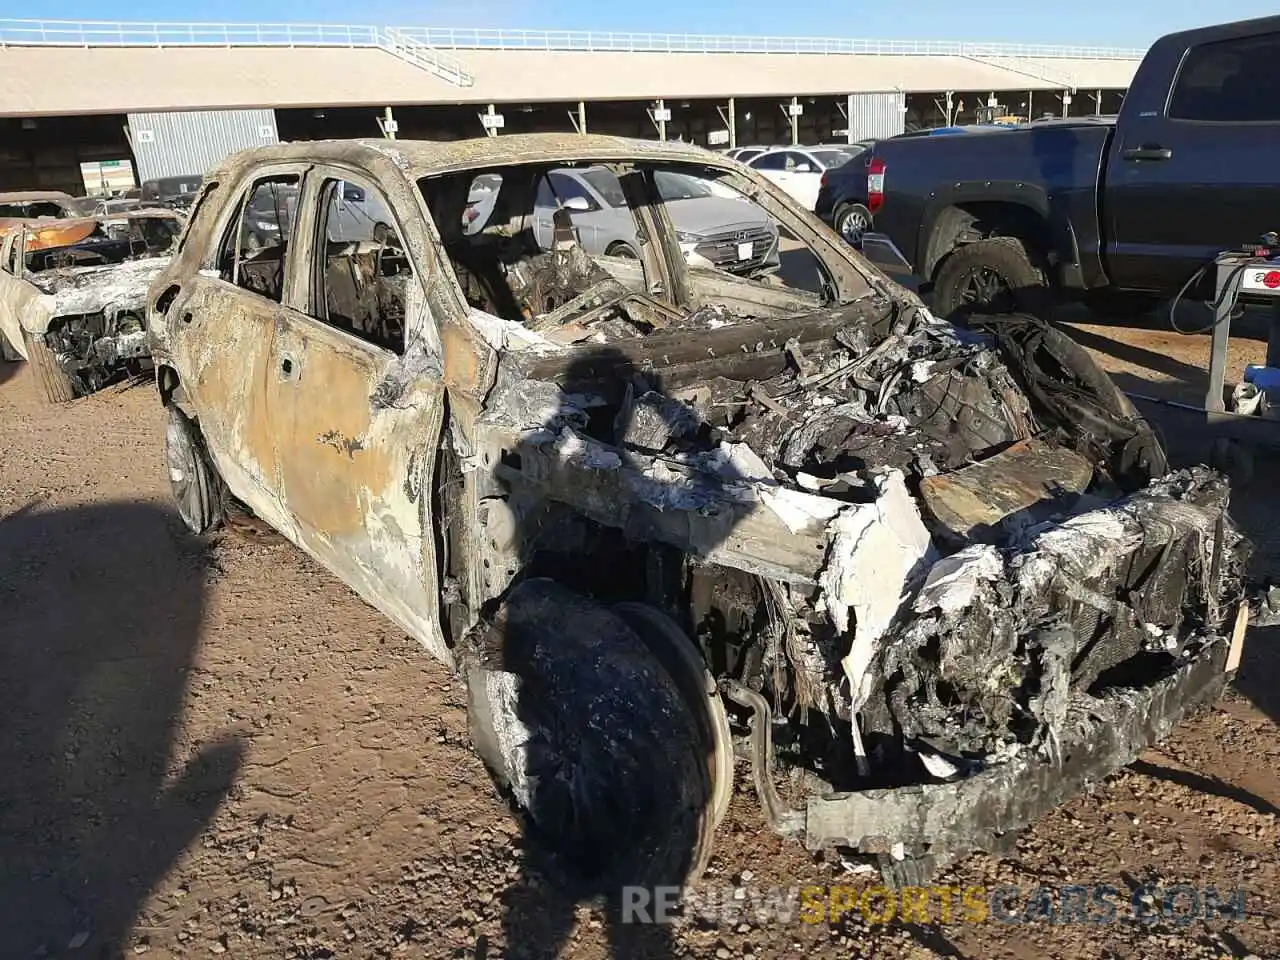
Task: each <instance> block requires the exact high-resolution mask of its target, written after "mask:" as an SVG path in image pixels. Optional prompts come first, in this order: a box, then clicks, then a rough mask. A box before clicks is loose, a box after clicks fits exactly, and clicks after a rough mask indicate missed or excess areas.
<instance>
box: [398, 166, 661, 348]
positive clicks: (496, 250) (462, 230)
mask: <svg viewBox="0 0 1280 960" xmlns="http://www.w3.org/2000/svg"><path fill="white" fill-rule="evenodd" d="M549 172H551V171H550V169H549V165H547V164H523V165H517V166H511V167H503V168H501V169H491V170H467V171H461V172H458V173H454V174H444V175H439V176H432V177H426V178H424V179H422V180H421V181H420V182H419V186H420V188H421V190H422V193H423V196H424V198H425V199H426V202H427V206H428V208H429V209H430V211H431V216H432V220H433V221H434V223H435V226H436V230H437V231H438V232H439V234H440V238H441V241H442V243H443V245H444V248H445V250H446V252H447V254H448V257H449V262H450V265H451V266H452V268H453V270H454V273H455V275H456V276H457V278H458V284H459V286H460V288H461V291H462V293H463V296H464V297H465V299H466V301H467V303H468V304H469V305H470V306H471V307H473V308H475V309H477V310H482V311H484V312H486V313H489V314H492V315H494V316H496V317H501V318H502V319H505V320H508V321H511V322H513V323H520V324H524V325H526V326H528V327H531V328H532V329H535V330H546V331H551V330H553V329H558V328H561V327H565V328H569V327H570V326H571V324H573V323H574V322H576V321H583V320H584V319H590V320H595V321H598V320H604V319H607V318H611V317H612V318H614V319H617V318H616V317H614V316H613V315H614V314H615V313H616V310H617V309H622V310H623V312H628V311H627V310H626V308H621V307H619V306H618V305H619V304H622V303H623V302H624V301H626V302H630V303H631V304H632V309H631V310H630V311H629V313H631V314H634V315H635V317H636V318H642V317H644V318H647V319H638V323H639V324H640V328H639V329H640V330H642V331H647V330H649V329H652V322H653V319H654V317H655V316H656V315H657V314H660V313H662V311H664V310H668V309H669V308H667V307H666V305H665V304H663V303H661V302H659V301H657V300H655V299H653V298H652V297H650V296H648V295H647V294H646V290H647V289H648V288H647V286H646V277H645V271H644V268H643V266H642V265H641V264H640V263H639V262H637V261H636V260H635V258H634V256H633V257H632V258H631V259H630V260H626V259H622V258H619V257H605V256H603V254H604V251H603V250H601V251H600V252H599V253H594V252H593V248H592V247H591V246H590V243H591V240H590V237H592V236H594V235H595V230H594V228H593V229H591V230H587V229H584V226H588V225H587V224H586V219H585V218H586V217H587V216H589V212H590V211H592V210H595V211H600V210H601V209H602V204H601V202H600V200H598V199H595V198H593V197H592V196H591V191H590V190H588V189H586V188H584V187H583V186H582V185H580V184H579V185H578V186H577V187H576V188H574V190H575V193H576V194H578V198H577V201H576V202H572V201H569V202H566V203H564V204H561V203H560V202H558V201H556V200H555V191H554V189H553V188H552V187H551V186H549V185H548V184H547V183H546V181H547V174H548V173H549ZM539 197H541V202H540V201H539ZM621 213H622V214H623V216H625V217H626V218H627V219H628V221H629V222H630V223H631V224H632V233H631V236H632V237H633V238H634V222H635V221H634V217H633V216H632V214H631V211H630V210H629V209H627V208H625V207H624V208H623V210H622V211H621ZM575 217H581V218H583V222H582V223H577V222H575V220H574V218H575ZM633 242H634V239H633ZM586 315H589V317H587V316H586ZM559 332H560V333H561V334H563V335H564V336H565V337H566V338H567V342H572V338H573V337H574V336H576V335H578V334H582V335H584V336H590V335H591V334H592V333H593V332H594V330H589V329H588V328H587V327H586V326H584V325H583V324H582V323H577V324H576V325H572V328H571V330H560V331H559Z"/></svg>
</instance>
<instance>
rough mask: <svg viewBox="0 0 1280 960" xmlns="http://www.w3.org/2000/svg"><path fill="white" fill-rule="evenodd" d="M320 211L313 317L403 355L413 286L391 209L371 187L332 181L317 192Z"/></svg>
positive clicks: (410, 267) (407, 261)
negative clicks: (318, 193)
mask: <svg viewBox="0 0 1280 960" xmlns="http://www.w3.org/2000/svg"><path fill="white" fill-rule="evenodd" d="M320 208H321V217H320V219H319V224H318V227H319V231H320V233H319V240H320V242H319V243H317V244H316V253H317V255H318V260H317V263H316V265H315V283H314V287H313V289H314V291H315V292H314V293H313V295H312V301H313V302H312V305H311V309H310V311H309V312H310V314H311V316H313V317H315V318H316V319H317V320H320V321H322V322H324V323H327V324H329V325H330V326H333V327H337V328H338V329H339V330H343V331H345V332H347V333H349V334H351V335H352V336H354V337H358V338H359V339H361V340H364V341H366V342H368V343H372V344H373V345H375V346H377V347H381V348H383V349H384V350H390V351H392V352H393V353H396V354H402V353H404V349H405V327H406V316H407V313H408V302H409V299H410V297H411V295H412V292H413V291H414V290H415V289H416V287H415V282H416V281H415V280H414V273H413V268H412V266H411V264H410V260H409V257H408V255H407V254H406V253H405V249H404V242H403V240H402V239H401V237H400V227H399V226H398V224H397V222H396V219H395V217H394V216H393V215H392V213H391V208H390V206H389V205H388V204H387V202H386V200H385V198H384V197H383V196H382V194H381V193H380V192H379V191H377V190H375V189H373V188H372V187H367V186H363V185H358V184H355V183H352V182H351V181H349V180H336V179H330V180H326V181H325V182H324V185H323V186H322V187H321V190H320Z"/></svg>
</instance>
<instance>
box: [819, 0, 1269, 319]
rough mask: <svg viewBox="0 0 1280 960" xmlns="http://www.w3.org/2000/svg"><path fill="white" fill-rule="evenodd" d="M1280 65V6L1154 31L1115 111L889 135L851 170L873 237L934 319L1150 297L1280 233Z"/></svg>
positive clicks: (1126, 307)
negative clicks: (913, 278)
mask: <svg viewBox="0 0 1280 960" xmlns="http://www.w3.org/2000/svg"><path fill="white" fill-rule="evenodd" d="M1277 63H1280V16H1276V17H1266V18H1262V19H1256V20H1247V21H1241V22H1237V23H1229V24H1221V25H1217V26H1212V27H1204V28H1201V29H1196V30H1189V31H1185V32H1182V33H1175V34H1171V35H1169V36H1166V37H1163V38H1161V39H1160V40H1157V41H1156V43H1155V44H1154V45H1153V46H1152V47H1151V49H1150V50H1149V51H1148V52H1147V55H1146V57H1145V58H1144V59H1143V61H1142V63H1141V65H1140V66H1139V67H1138V70H1137V73H1136V75H1135V76H1134V79H1133V83H1132V85H1131V86H1130V87H1129V91H1128V93H1127V95H1126V96H1125V99H1124V103H1123V106H1122V107H1121V110H1120V113H1119V114H1118V115H1117V116H1115V117H1082V118H1078V119H1067V120H1055V121H1048V122H1043V123H1041V122H1037V123H1030V124H1025V125H1023V126H1020V127H1016V128H1012V129H1001V128H997V127H991V128H986V130H985V132H983V133H982V134H981V135H975V136H946V137H933V136H930V137H917V136H906V137H894V138H891V139H888V140H882V141H880V142H879V143H877V144H876V145H875V146H874V147H873V148H872V149H871V150H870V151H868V152H867V153H866V154H865V155H864V156H863V157H862V158H860V159H861V161H862V163H861V165H860V166H859V168H858V169H857V170H850V171H848V173H849V174H850V175H852V176H853V178H854V179H855V182H856V181H857V179H858V178H860V179H861V183H862V186H863V189H864V192H865V200H864V201H863V204H864V206H865V210H866V213H867V215H868V216H869V217H874V227H875V232H874V233H871V234H868V235H867V236H866V238H865V239H864V242H865V243H866V245H867V247H868V250H869V251H870V250H871V248H872V247H874V249H875V251H889V253H890V255H891V257H892V260H893V261H894V262H895V264H896V265H897V266H900V267H904V268H907V269H910V270H911V271H912V272H913V273H915V274H916V275H917V276H918V277H919V278H920V279H921V280H922V281H923V282H924V283H925V284H927V285H931V286H932V297H933V304H934V308H935V310H936V312H938V313H940V314H942V315H952V314H954V313H956V312H957V311H960V310H970V311H972V310H984V311H985V310H990V311H993V312H999V311H1004V310H1010V309H1015V308H1017V309H1024V310H1026V309H1038V308H1039V307H1042V306H1046V305H1051V304H1052V303H1054V302H1057V301H1061V300H1085V301H1087V302H1089V303H1091V304H1092V305H1094V306H1098V307H1101V308H1104V309H1110V310H1123V311H1125V312H1139V311H1141V310H1144V309H1148V308H1150V307H1152V306H1154V305H1155V304H1156V303H1158V302H1159V301H1160V300H1161V299H1165V298H1168V297H1171V296H1173V295H1174V294H1176V293H1178V292H1179V291H1180V290H1181V289H1182V288H1183V286H1184V285H1186V284H1187V283H1188V281H1190V280H1191V279H1192V278H1193V277H1194V276H1195V275H1196V273H1197V271H1198V270H1199V268H1200V267H1201V266H1202V265H1203V264H1205V263H1206V262H1207V261H1210V260H1212V259H1213V257H1214V256H1215V255H1216V254H1217V253H1218V252H1220V251H1221V250H1224V249H1232V248H1236V247H1238V246H1240V245H1241V244H1242V243H1249V242H1252V241H1254V240H1256V239H1257V238H1258V237H1259V236H1260V235H1262V234H1263V233H1265V232H1267V231H1269V230H1275V229H1278V228H1280V174H1278V173H1277V171H1280V70H1277V69H1276V64H1277ZM832 213H835V211H832ZM828 219H829V222H830V219H831V218H830V217H829V218H828ZM835 219H836V221H837V222H836V226H837V229H839V216H838V215H836V217H835ZM1211 275H1212V272H1211V271H1210V276H1211ZM1209 293H1211V291H1210V290H1208V289H1207V288H1206V287H1199V288H1196V287H1192V288H1191V289H1190V290H1189V291H1188V293H1187V295H1188V296H1195V295H1198V294H1199V295H1203V294H1209Z"/></svg>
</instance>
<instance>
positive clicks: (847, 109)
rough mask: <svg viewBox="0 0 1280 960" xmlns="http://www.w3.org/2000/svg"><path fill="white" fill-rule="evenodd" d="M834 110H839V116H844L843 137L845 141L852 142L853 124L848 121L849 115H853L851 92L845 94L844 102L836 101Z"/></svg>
mask: <svg viewBox="0 0 1280 960" xmlns="http://www.w3.org/2000/svg"><path fill="white" fill-rule="evenodd" d="M836 110H838V111H839V112H840V116H841V117H842V118H844V139H845V142H846V143H853V124H852V123H850V122H849V117H851V116H852V115H853V94H852V93H850V94H848V95H846V96H845V98H844V103H843V104H842V103H841V102H840V101H839V100H837V101H836Z"/></svg>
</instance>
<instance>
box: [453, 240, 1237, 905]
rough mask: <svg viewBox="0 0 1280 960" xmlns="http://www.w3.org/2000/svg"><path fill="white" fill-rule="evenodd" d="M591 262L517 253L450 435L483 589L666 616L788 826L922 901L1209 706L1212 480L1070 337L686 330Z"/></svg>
mask: <svg viewBox="0 0 1280 960" xmlns="http://www.w3.org/2000/svg"><path fill="white" fill-rule="evenodd" d="M574 257H575V254H573V253H571V252H558V253H556V254H552V255H548V256H546V257H544V258H543V261H542V264H541V268H540V270H539V268H538V265H537V264H534V265H533V266H530V264H528V263H526V264H522V268H523V270H524V272H523V273H522V274H521V275H520V277H518V278H517V280H518V281H521V282H513V283H512V288H513V290H515V291H516V293H517V296H518V298H519V297H521V296H522V297H523V299H521V300H520V302H519V304H518V307H519V313H517V314H516V315H515V316H516V317H518V318H519V320H520V321H521V322H519V323H517V322H515V321H514V320H512V321H501V324H502V329H501V330H496V331H495V330H491V332H493V333H494V334H495V336H496V337H498V338H499V339H501V340H502V341H503V343H504V344H505V346H506V347H507V349H506V350H505V351H503V352H502V354H501V359H500V362H499V368H498V371H497V375H496V381H495V383H494V386H493V388H492V389H491V391H490V392H489V394H488V397H487V399H486V401H485V403H484V408H483V411H482V413H481V416H480V420H479V424H478V429H477V431H476V434H475V442H476V447H475V448H474V449H472V448H469V447H468V446H467V445H466V444H465V443H463V442H461V440H460V438H459V437H458V436H457V435H456V434H455V436H454V437H453V443H454V447H455V450H454V455H455V461H456V465H457V469H458V470H459V471H460V472H471V471H480V472H481V473H485V472H489V473H491V475H492V480H491V481H490V483H491V485H490V486H489V488H488V493H489V494H490V496H489V497H488V498H486V499H483V500H482V503H484V504H486V505H487V507H488V508H491V509H489V510H488V512H486V513H485V514H484V516H485V517H486V520H485V526H484V528H483V529H482V530H481V531H480V532H479V533H478V534H477V536H476V540H475V549H477V550H478V552H479V555H480V556H481V557H483V566H484V568H485V593H486V594H487V595H488V596H489V597H491V598H495V602H496V599H497V598H499V597H502V596H503V594H504V591H507V589H508V587H509V585H510V584H512V583H515V582H517V581H518V580H523V581H524V583H523V585H522V586H521V587H518V588H517V592H518V591H525V592H526V593H527V592H528V589H526V588H531V584H534V583H536V582H537V581H536V580H535V579H533V578H537V577H541V576H550V577H554V578H556V579H557V580H559V581H561V582H565V581H567V582H570V583H574V584H575V585H576V586H578V587H579V588H581V589H582V590H584V592H587V593H589V594H592V595H595V596H597V597H606V598H619V599H621V598H635V597H641V598H645V599H648V600H649V602H650V603H652V604H654V605H655V606H657V607H659V609H662V610H664V611H665V612H666V613H667V614H668V615H669V616H670V617H671V618H672V619H673V620H674V621H675V622H676V623H678V624H679V625H680V626H682V627H683V628H684V629H685V630H686V631H687V632H688V633H689V635H691V636H692V637H694V638H696V643H697V646H698V648H699V649H700V651H701V653H702V656H703V659H704V661H705V663H706V665H707V671H708V673H709V676H710V677H711V680H710V681H709V682H711V683H712V684H713V685H714V686H717V687H718V688H719V689H720V691H721V692H723V693H725V694H726V698H727V700H728V701H729V702H730V704H731V706H730V708H729V713H728V722H729V729H730V730H731V734H732V737H733V739H734V740H736V742H737V749H738V751H739V753H740V754H741V756H742V758H743V760H744V762H746V763H748V764H749V765H751V767H752V776H753V778H754V780H755V783H756V786H757V789H758V790H759V792H760V795H761V800H762V803H763V804H764V807H765V811H766V813H767V814H768V816H769V818H770V820H771V821H772V822H773V824H774V826H775V827H776V828H777V829H778V830H779V831H781V832H783V833H786V834H790V835H795V836H800V837H802V838H803V839H804V841H805V843H806V844H807V845H808V846H810V847H811V848H814V849H818V848H822V847H830V846H833V845H839V846H841V847H850V848H853V849H854V850H856V851H858V852H860V853H861V854H865V855H868V856H872V857H876V858H878V863H879V866H880V869H881V871H882V873H883V875H884V876H885V878H886V880H887V881H889V882H913V881H915V880H919V879H921V878H924V877H927V876H928V875H929V874H930V873H931V872H932V871H933V870H934V869H936V868H937V867H939V866H940V865H942V864H945V863H947V862H949V861H951V860H953V859H955V858H956V857H958V856H960V855H963V854H964V853H966V852H968V851H971V850H974V849H988V850H995V849H999V848H1000V845H1001V844H1002V843H1003V842H1005V841H1007V839H1008V838H1009V837H1010V836H1012V834H1013V831H1015V830H1016V829H1018V828H1020V827H1022V826H1025V825H1027V824H1028V823H1030V822H1031V821H1032V820H1034V819H1035V817H1037V816H1038V815H1040V814H1042V813H1044V812H1046V811H1047V810H1048V809H1051V808H1052V807H1053V806H1055V805H1057V804H1059V803H1061V802H1062V801H1063V800H1064V799H1066V798H1067V797H1069V796H1070V795H1071V794H1072V793H1075V792H1078V791H1079V790H1082V789H1086V788H1088V787H1089V786H1090V785H1092V784H1093V783H1096V782H1098V781H1099V780H1101V779H1102V778H1103V777H1105V776H1106V775H1107V774H1109V773H1111V772H1113V771H1114V770H1116V769H1118V768H1119V767H1120V766H1122V765H1124V764H1125V763H1127V762H1129V760H1131V759H1132V758H1133V757H1134V756H1135V755H1136V753H1137V751H1139V750H1140V749H1141V748H1142V747H1143V746H1144V745H1145V744H1146V743H1148V742H1149V741H1150V740H1151V739H1152V738H1154V737H1157V736H1161V735H1163V734H1164V733H1167V732H1168V730H1169V729H1170V728H1171V726H1172V724H1173V723H1175V722H1176V721H1177V720H1178V719H1179V718H1180V717H1181V715H1182V713H1183V712H1184V711H1185V710H1186V709H1188V708H1189V707H1190V706H1191V705H1194V704H1195V703H1196V702H1199V701H1200V700H1202V699H1205V698H1207V697H1210V696H1213V695H1215V694H1216V693H1217V692H1218V690H1220V689H1221V676H1222V671H1223V664H1224V662H1225V660H1226V656H1227V648H1228V646H1229V643H1230V634H1231V633H1232V628H1233V625H1234V624H1235V621H1236V614H1237V610H1238V604H1239V600H1240V596H1241V590H1242V587H1241V574H1240V570H1241V563H1242V559H1241V557H1242V551H1243V549H1244V545H1243V542H1242V539H1241V537H1240V535H1239V534H1238V533H1237V532H1236V530H1235V529H1234V527H1233V526H1232V524H1231V522H1230V520H1229V518H1228V516H1227V512H1226V508H1227V496H1228V491H1227V486H1226V482H1225V481H1224V480H1223V479H1222V478H1221V477H1220V476H1218V475H1217V474H1215V473H1213V472H1212V471H1210V470H1208V469H1207V468H1195V469H1190V470H1183V471H1179V472H1177V473H1172V474H1170V473H1168V472H1167V471H1168V468H1167V464H1166V462H1165V460H1164V455H1163V452H1162V449H1161V447H1160V444H1159V443H1158V441H1157V440H1156V439H1155V437H1154V436H1153V434H1152V432H1151V430H1150V429H1149V427H1148V426H1147V424H1145V423H1144V422H1143V421H1142V420H1141V419H1140V418H1139V417H1138V416H1137V415H1136V414H1135V412H1134V410H1133V408H1132V407H1131V406H1130V405H1129V403H1128V401H1127V400H1126V399H1125V398H1124V397H1123V395H1122V394H1121V393H1120V392H1119V391H1118V390H1117V389H1116V387H1115V386H1114V385H1113V384H1112V382H1111V381H1110V379H1109V378H1107V377H1106V375H1105V374H1103V373H1102V372H1101V371H1100V370H1099V369H1098V368H1097V366H1096V365H1095V364H1094V363H1093V361H1092V359H1091V358H1090V357H1088V355H1087V354H1085V353H1084V352H1083V351H1082V350H1081V349H1080V348H1079V347H1078V346H1076V345H1075V344H1074V343H1073V342H1072V341H1071V340H1070V339H1069V338H1068V337H1067V336H1065V335H1064V334H1063V333H1061V332H1059V331H1058V330H1056V329H1055V328H1053V327H1051V326H1048V325H1046V324H1044V323H1042V322H1041V321H1039V320H1036V319H1033V318H1030V317H1023V316H1011V317H998V318H987V319H985V320H984V321H982V323H981V324H979V323H977V322H976V321H975V323H974V324H972V325H971V326H969V327H967V328H961V327H958V326H954V325H952V324H949V323H944V322H941V321H939V320H937V319H936V318H934V317H933V316H932V315H930V314H929V313H928V311H927V310H925V309H924V308H923V307H922V306H921V305H919V303H918V301H915V300H914V298H911V297H910V296H909V295H903V296H902V297H900V298H899V297H892V298H889V297H883V296H871V297H867V298H864V299H862V300H859V301H856V302H854V303H852V304H848V305H845V306H842V307H838V308H835V309H825V310H818V311H809V312H804V313H801V314H799V315H795V316H790V317H786V316H782V317H775V318H773V319H766V320H760V319H758V318H748V317H745V316H741V315H737V314H734V313H733V312H731V311H729V310H727V309H725V308H723V307H720V306H710V307H703V308H700V309H696V310H693V311H690V312H686V313H676V312H674V311H671V310H670V308H668V307H665V306H664V305H662V304H659V303H658V302H657V301H655V300H652V299H651V298H649V297H646V296H644V295H643V294H636V293H628V292H627V291H626V290H625V289H623V288H621V287H620V286H619V285H618V284H617V283H616V282H615V281H611V280H610V279H609V278H608V277H607V276H601V275H599V274H598V273H596V272H594V271H593V270H592V268H591V267H590V266H589V265H586V264H584V263H583V261H584V260H585V258H582V257H580V256H578V258H577V259H576V260H575V259H574ZM575 270H577V271H578V273H579V274H580V275H579V277H578V281H579V282H577V283H576V285H575V284H573V283H568V282H567V279H568V278H569V277H570V276H571V275H573V274H574V272H575ZM584 290H585V292H579V291H584ZM548 291H556V296H554V297H550V298H548V297H547V294H548ZM547 299H550V302H551V303H552V304H553V305H552V306H550V307H549V308H548V306H547ZM475 305H478V304H475ZM483 319H484V320H485V322H486V323H488V324H490V326H491V327H493V326H494V321H493V318H492V317H491V316H489V317H485V318H483ZM565 344H573V346H572V347H570V348H569V349H566V348H565V346H564V345H565ZM517 592H511V593H508V594H507V600H506V603H507V604H508V613H507V614H504V616H510V615H512V614H511V610H512V609H516V608H518V607H519V602H518V601H517ZM483 646H484V645H483V643H481V647H482V648H483ZM491 655H492V651H491V650H490V651H488V652H487V653H486V651H485V650H484V649H480V650H479V652H478V653H477V656H479V657H481V658H482V659H483V658H484V657H485V656H491ZM587 682H589V681H587ZM636 709H637V710H638V711H639V713H640V715H641V716H643V715H645V714H644V711H645V705H644V704H637V705H636ZM525 733H526V736H528V735H530V734H529V731H526V732H525ZM637 762H641V761H637ZM623 789H624V788H623V787H621V786H620V787H619V788H618V790H619V791H622V790H623ZM722 801H723V798H721V801H715V800H712V801H709V802H710V804H711V806H712V807H713V808H714V807H715V805H716V803H717V802H722ZM619 802H620V803H624V804H625V803H627V802H629V801H628V800H626V799H622V800H620V801H619ZM636 802H637V803H638V802H639V801H638V800H637V801H636ZM720 813H722V811H716V810H715V809H713V810H712V811H711V813H710V814H709V816H710V817H711V818H712V820H713V821H714V820H715V819H718V815H719V814H720ZM673 833H679V831H674V830H673ZM596 839H597V840H598V838H596ZM672 842H673V843H674V842H675V841H674V840H673V841H672ZM695 859H696V857H695Z"/></svg>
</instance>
